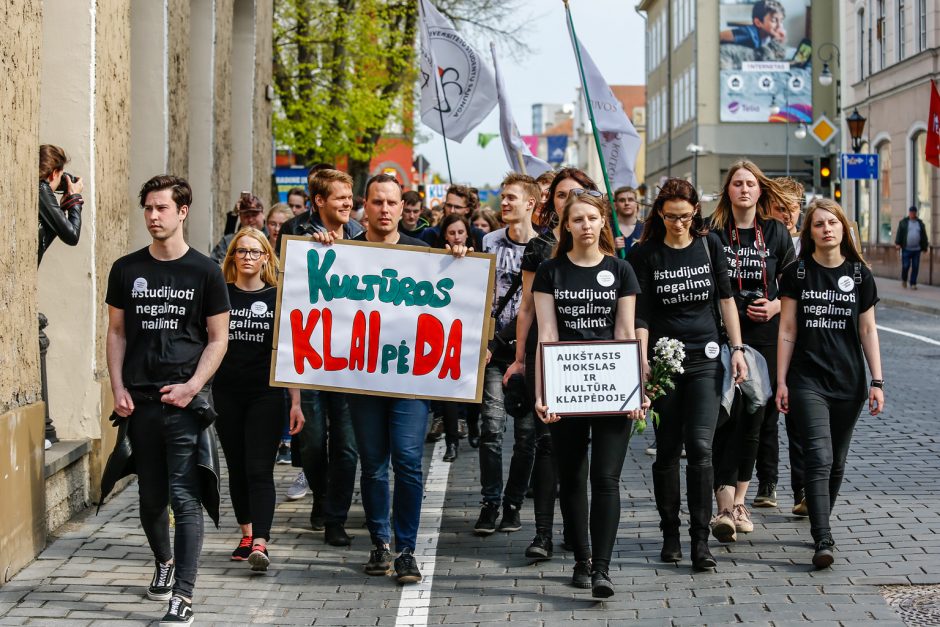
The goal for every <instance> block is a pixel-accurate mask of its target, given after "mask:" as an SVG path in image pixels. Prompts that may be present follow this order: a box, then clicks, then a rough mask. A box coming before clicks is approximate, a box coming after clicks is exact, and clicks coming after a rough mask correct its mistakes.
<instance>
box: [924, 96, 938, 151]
mask: <svg viewBox="0 0 940 627" xmlns="http://www.w3.org/2000/svg"><path fill="white" fill-rule="evenodd" d="M926 144H927V145H926V147H925V149H924V150H925V153H926V154H925V155H924V156H925V157H926V159H927V163H930V164H932V165H933V166H934V167H935V168H940V93H937V85H936V83H934V82H933V81H930V112H929V114H928V115H927V142H926Z"/></svg>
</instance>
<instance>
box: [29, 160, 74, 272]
mask: <svg viewBox="0 0 940 627" xmlns="http://www.w3.org/2000/svg"><path fill="white" fill-rule="evenodd" d="M68 161H69V159H68V157H67V156H65V151H64V150H62V149H61V148H59V147H58V146H53V145H52V144H43V145H42V146H40V147H39V263H42V256H43V254H45V252H46V250H48V248H49V246H51V245H52V242H54V241H55V239H56V238H57V237H58V238H59V239H61V240H62V241H63V242H65V243H66V244H68V245H69V246H75V245H76V244H78V238H79V237H81V234H82V205H83V203H84V202H85V201H84V200H83V199H82V189H84V187H85V183H84V182H83V181H82V179H81V177H78V176H74V175H72V174H69V173H68V172H66V171H65V164H66V163H68ZM57 192H58V193H61V194H62V203H61V204H60V203H59V201H58V200H57V199H56V193H57Z"/></svg>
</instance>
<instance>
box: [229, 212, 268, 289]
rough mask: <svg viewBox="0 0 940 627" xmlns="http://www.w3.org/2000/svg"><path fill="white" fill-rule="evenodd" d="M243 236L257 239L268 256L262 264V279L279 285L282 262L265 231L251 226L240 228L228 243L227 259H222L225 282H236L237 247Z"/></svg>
mask: <svg viewBox="0 0 940 627" xmlns="http://www.w3.org/2000/svg"><path fill="white" fill-rule="evenodd" d="M243 237H251V238H254V239H255V240H257V242H258V245H259V246H261V250H262V251H263V252H264V253H266V254H267V256H268V260H267V261H266V262H265V263H264V264H262V266H261V280H262V281H264V282H265V283H267V284H268V285H277V273H278V270H279V268H280V265H279V264H280V262H279V261H278V259H277V256H275V254H274V249H273V248H271V242H269V241H268V238H267V237H265V236H264V233H262V232H261V231H259V230H258V229H256V228H254V227H251V226H246V227H242V228H241V229H239V230H238V232H237V233H235V237H233V238H232V241H231V243H230V244H229V245H228V250H227V251H226V252H225V259H224V260H223V261H222V275H223V276H224V277H225V282H226V283H234V282H235V279H237V278H238V267H237V266H236V265H235V249H236V248H237V247H238V240H240V239H241V238H243Z"/></svg>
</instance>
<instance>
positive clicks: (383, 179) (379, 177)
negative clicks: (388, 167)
mask: <svg viewBox="0 0 940 627" xmlns="http://www.w3.org/2000/svg"><path fill="white" fill-rule="evenodd" d="M376 183H394V184H395V185H397V186H398V191H401V183H399V182H398V179H397V178H395V177H394V176H392V175H391V174H385V173H384V172H383V173H381V174H376V175H375V176H373V177H372V178H370V179H369V180H368V181H366V198H367V199H368V198H369V190H370V189H371V188H372V186H373V185H375V184H376Z"/></svg>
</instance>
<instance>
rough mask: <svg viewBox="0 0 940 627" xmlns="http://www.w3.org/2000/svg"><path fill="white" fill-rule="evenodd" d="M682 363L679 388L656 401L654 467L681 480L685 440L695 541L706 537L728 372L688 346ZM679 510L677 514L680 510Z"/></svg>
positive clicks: (688, 490)
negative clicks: (723, 382)
mask: <svg viewBox="0 0 940 627" xmlns="http://www.w3.org/2000/svg"><path fill="white" fill-rule="evenodd" d="M682 366H683V368H684V369H685V372H683V373H682V374H680V375H677V376H676V377H675V378H674V379H673V382H674V383H675V384H676V387H675V389H674V390H671V391H670V392H669V393H668V394H666V396H664V397H662V398H660V399H658V400H657V401H656V403H655V404H654V409H655V410H656V411H657V412H659V420H660V422H659V426H658V427H657V428H656V461H654V462H653V470H654V471H656V472H659V473H662V475H663V476H664V477H665V476H666V475H668V476H669V477H670V478H671V480H674V481H675V482H676V483H678V476H679V458H680V456H681V455H682V445H683V444H685V451H686V455H687V456H688V465H687V466H686V484H687V498H688V501H689V513H690V517H691V520H690V526H689V533H690V535H691V537H692V539H694V540H705V539H707V538H708V523H709V520H710V519H711V512H712V499H711V494H710V485H711V483H712V476H713V475H712V473H713V469H712V441H713V440H714V437H715V427H716V425H717V423H718V411H719V408H720V406H721V405H720V396H721V378H722V373H723V371H724V370H723V368H722V365H721V360H720V359H718V358H715V359H709V358H708V357H706V356H705V354H704V351H701V350H699V351H693V350H686V358H685V361H684V362H683V363H682ZM706 483H707V484H708V486H705V485H704V484H706ZM705 497H707V498H705ZM662 505H663V504H660V503H657V506H660V507H661V506H662ZM661 508H662V507H661ZM675 514H676V516H678V512H675Z"/></svg>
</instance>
